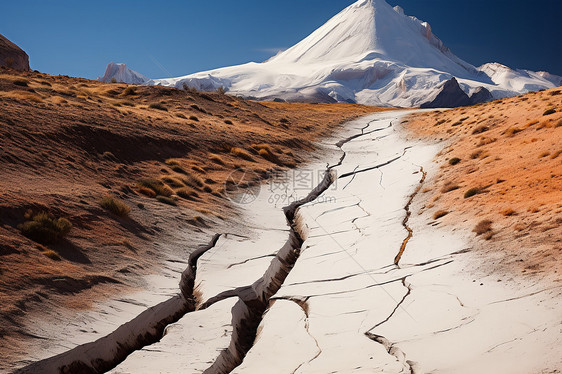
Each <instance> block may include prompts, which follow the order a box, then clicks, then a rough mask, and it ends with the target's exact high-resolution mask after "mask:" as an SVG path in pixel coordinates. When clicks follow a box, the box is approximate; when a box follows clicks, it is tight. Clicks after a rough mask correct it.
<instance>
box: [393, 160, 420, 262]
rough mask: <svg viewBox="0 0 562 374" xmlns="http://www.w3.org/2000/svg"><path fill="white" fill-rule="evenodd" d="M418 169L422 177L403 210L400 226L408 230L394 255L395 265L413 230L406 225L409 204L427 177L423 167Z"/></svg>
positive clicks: (410, 213) (409, 214)
mask: <svg viewBox="0 0 562 374" xmlns="http://www.w3.org/2000/svg"><path fill="white" fill-rule="evenodd" d="M420 171H421V173H422V178H421V180H420V182H419V184H418V186H417V187H416V189H415V191H414V192H413V193H412V194H411V195H410V199H409V200H408V203H407V204H406V206H405V207H404V210H406V216H405V217H404V220H403V221H402V226H404V228H405V229H406V230H407V231H408V236H407V237H406V239H404V241H403V242H402V245H401V246H400V250H399V251H398V254H397V255H396V257H395V258H394V264H395V265H396V266H398V265H399V263H400V259H401V258H402V255H403V254H404V251H405V250H406V245H407V244H408V242H409V241H410V239H411V238H412V236H413V235H414V231H413V230H412V228H411V227H410V226H408V221H409V220H410V216H411V215H412V212H411V211H410V205H412V202H413V201H414V198H415V197H416V195H417V194H418V193H419V192H420V190H421V188H422V185H423V182H425V178H426V177H427V172H425V171H424V170H423V167H420Z"/></svg>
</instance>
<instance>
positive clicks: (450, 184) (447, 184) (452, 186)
mask: <svg viewBox="0 0 562 374" xmlns="http://www.w3.org/2000/svg"><path fill="white" fill-rule="evenodd" d="M459 188H460V187H459V185H458V184H456V183H454V182H451V181H448V182H445V184H444V185H443V188H441V192H442V193H447V192H451V191H454V190H458V189H459Z"/></svg>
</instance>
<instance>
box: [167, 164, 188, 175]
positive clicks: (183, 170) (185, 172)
mask: <svg viewBox="0 0 562 374" xmlns="http://www.w3.org/2000/svg"><path fill="white" fill-rule="evenodd" d="M170 169H172V170H173V171H175V172H176V173H180V174H187V171H185V169H184V168H182V167H181V166H179V165H174V166H171V167H170Z"/></svg>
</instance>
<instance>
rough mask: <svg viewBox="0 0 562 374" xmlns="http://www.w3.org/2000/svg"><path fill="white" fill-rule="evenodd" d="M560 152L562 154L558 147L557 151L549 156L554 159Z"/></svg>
mask: <svg viewBox="0 0 562 374" xmlns="http://www.w3.org/2000/svg"><path fill="white" fill-rule="evenodd" d="M560 154H562V149H559V150H558V151H556V152H554V153H553V154H552V156H550V158H551V159H553V160H554V159H555V158H558V156H560Z"/></svg>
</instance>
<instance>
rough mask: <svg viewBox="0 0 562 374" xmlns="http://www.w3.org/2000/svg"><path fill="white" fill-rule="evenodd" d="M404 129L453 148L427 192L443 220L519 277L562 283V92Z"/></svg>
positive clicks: (414, 121)
mask: <svg viewBox="0 0 562 374" xmlns="http://www.w3.org/2000/svg"><path fill="white" fill-rule="evenodd" d="M405 126H406V127H407V128H408V129H410V130H412V131H413V132H414V133H415V134H416V135H421V136H422V137H427V138H432V139H438V140H446V141H448V144H449V145H448V146H447V147H446V148H445V149H444V150H443V152H442V153H440V154H439V156H438V159H437V162H439V164H440V169H439V173H438V175H437V176H436V178H433V180H432V181H431V182H430V185H429V186H428V187H427V188H426V189H425V190H424V192H425V194H426V195H425V196H426V198H427V200H428V202H427V204H426V209H427V210H429V211H430V213H431V215H432V216H433V217H434V218H435V219H436V220H437V221H442V222H443V223H445V224H449V225H455V224H460V225H465V226H466V225H468V226H469V227H470V228H471V229H473V230H474V235H475V237H476V238H478V240H489V242H486V245H485V246H484V247H485V248H488V250H493V251H497V252H498V253H502V255H503V259H502V263H503V265H508V266H510V267H511V269H512V270H515V271H517V272H522V273H526V274H533V273H534V274H538V275H549V276H554V277H555V278H558V279H559V276H560V271H561V270H562V256H561V253H562V252H561V251H562V215H561V213H562V90H561V88H556V89H550V90H547V91H541V92H531V93H529V94H526V95H522V96H518V97H513V98H508V99H503V100H496V101H494V102H491V103H487V104H480V105H476V106H473V107H465V108H457V109H452V110H446V111H436V112H427V113H424V114H417V115H414V116H412V117H410V118H409V119H408V120H407V122H406V123H405ZM439 216H441V217H439Z"/></svg>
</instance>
